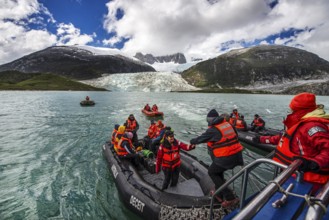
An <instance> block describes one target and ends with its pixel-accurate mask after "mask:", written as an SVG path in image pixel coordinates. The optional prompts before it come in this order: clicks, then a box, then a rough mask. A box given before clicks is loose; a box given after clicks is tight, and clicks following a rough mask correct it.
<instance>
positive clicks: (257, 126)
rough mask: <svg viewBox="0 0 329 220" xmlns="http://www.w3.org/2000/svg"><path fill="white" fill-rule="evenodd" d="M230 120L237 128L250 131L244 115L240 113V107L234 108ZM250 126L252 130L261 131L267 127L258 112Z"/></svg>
mask: <svg viewBox="0 0 329 220" xmlns="http://www.w3.org/2000/svg"><path fill="white" fill-rule="evenodd" d="M228 120H229V123H230V124H231V125H233V126H234V127H235V128H236V129H237V130H241V131H248V125H247V122H246V121H245V119H244V115H242V114H240V113H238V109H236V108H235V109H233V111H232V113H231V114H230V117H229V119H228ZM250 126H251V127H250V130H251V131H255V132H259V131H262V130H264V129H265V121H264V120H263V119H262V118H261V117H260V116H259V115H258V114H255V115H254V119H253V121H252V122H251V124H250Z"/></svg>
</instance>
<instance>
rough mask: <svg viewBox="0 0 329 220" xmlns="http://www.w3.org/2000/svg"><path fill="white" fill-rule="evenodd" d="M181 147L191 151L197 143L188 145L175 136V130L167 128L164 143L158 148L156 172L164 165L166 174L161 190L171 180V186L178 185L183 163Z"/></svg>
mask: <svg viewBox="0 0 329 220" xmlns="http://www.w3.org/2000/svg"><path fill="white" fill-rule="evenodd" d="M181 148H182V149H183V150H187V151H189V150H192V149H194V148H195V145H187V144H185V143H183V142H180V141H178V140H176V139H175V138H174V132H173V131H170V130H166V132H165V134H164V139H163V143H162V144H161V145H160V147H159V150H158V154H157V159H156V168H155V172H156V173H159V172H160V167H162V171H163V173H164V176H165V179H164V181H163V184H162V188H161V190H164V189H167V188H168V186H169V184H170V182H171V184H170V186H171V187H173V186H176V185H177V182H178V177H179V172H180V164H181V161H180V154H179V151H180V149H181Z"/></svg>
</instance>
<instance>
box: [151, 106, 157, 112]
mask: <svg viewBox="0 0 329 220" xmlns="http://www.w3.org/2000/svg"><path fill="white" fill-rule="evenodd" d="M152 111H153V112H157V111H158V106H157V105H156V104H154V105H153V106H152Z"/></svg>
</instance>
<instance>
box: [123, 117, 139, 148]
mask: <svg viewBox="0 0 329 220" xmlns="http://www.w3.org/2000/svg"><path fill="white" fill-rule="evenodd" d="M124 126H125V127H126V131H127V132H132V133H133V135H134V137H133V139H132V141H133V144H135V145H136V146H137V145H138V136H137V131H138V129H139V124H138V122H137V120H136V119H135V116H134V115H133V114H130V115H129V117H128V119H127V120H126V122H125V123H124Z"/></svg>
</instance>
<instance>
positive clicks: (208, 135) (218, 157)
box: [190, 109, 243, 207]
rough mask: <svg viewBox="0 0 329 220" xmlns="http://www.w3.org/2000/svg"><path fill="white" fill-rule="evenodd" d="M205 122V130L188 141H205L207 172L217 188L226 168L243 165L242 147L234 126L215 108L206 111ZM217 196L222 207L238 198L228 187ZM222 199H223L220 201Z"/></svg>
mask: <svg viewBox="0 0 329 220" xmlns="http://www.w3.org/2000/svg"><path fill="white" fill-rule="evenodd" d="M207 122H208V129H207V130H206V132H204V133H203V134H201V136H199V137H196V138H193V139H191V140H190V143H191V144H193V145H195V144H200V143H207V146H208V153H209V154H210V157H211V159H212V164H211V165H210V167H209V168H208V174H209V176H210V177H211V179H212V180H213V182H214V183H215V187H216V189H218V188H219V187H220V186H221V185H223V183H224V182H225V179H224V172H225V171H226V170H229V169H233V168H234V167H236V166H239V165H240V166H242V165H243V157H242V150H243V147H242V145H241V144H240V143H239V140H238V135H237V132H236V131H235V129H234V127H233V126H232V125H231V124H230V123H228V122H227V121H226V120H225V119H224V117H223V116H222V115H221V116H219V114H218V112H217V111H216V110H215V109H212V110H211V111H210V112H209V113H208V115H207ZM219 197H220V198H217V199H218V200H219V202H221V204H222V206H223V207H231V206H234V205H236V204H237V203H239V199H238V198H236V196H235V195H234V193H233V191H232V190H231V189H229V188H225V189H224V190H223V191H222V192H221V194H220V195H219ZM223 199H224V201H222V200H223Z"/></svg>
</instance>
